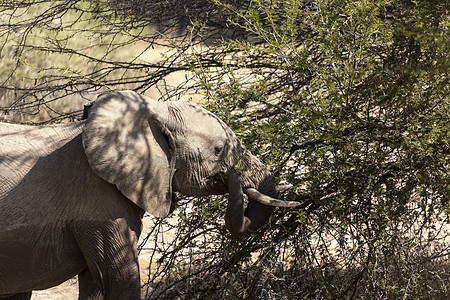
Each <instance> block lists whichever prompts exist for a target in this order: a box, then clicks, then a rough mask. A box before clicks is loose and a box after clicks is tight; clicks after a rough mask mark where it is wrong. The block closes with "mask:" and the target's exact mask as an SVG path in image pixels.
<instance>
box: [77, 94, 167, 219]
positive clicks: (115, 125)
mask: <svg viewBox="0 0 450 300" xmlns="http://www.w3.org/2000/svg"><path fill="white" fill-rule="evenodd" d="M169 111H170V109H169V107H168V105H167V104H165V103H162V102H158V101H155V100H152V99H150V98H147V97H145V96H142V95H139V94H137V93H135V92H133V91H122V92H113V93H107V94H103V95H100V96H99V97H98V99H97V100H96V101H95V102H94V104H93V106H92V107H91V108H90V110H89V114H88V118H87V121H86V125H85V127H84V130H83V147H84V151H85V153H86V156H87V159H88V161H89V164H90V166H91V168H92V169H93V171H94V172H95V173H96V174H97V175H98V176H100V177H101V178H103V179H104V180H106V181H107V182H109V183H112V184H115V185H116V186H117V188H118V189H119V190H120V191H121V192H122V194H123V195H124V196H125V197H127V198H128V199H130V200H131V201H133V202H134V203H136V204H137V205H138V206H139V207H141V208H142V209H144V210H146V211H148V212H149V213H151V214H152V215H154V216H156V217H165V216H167V215H168V214H169V212H170V210H171V206H172V177H173V173H174V171H175V170H174V166H175V161H174V159H175V155H174V151H175V149H174V143H173V141H172V140H171V139H172V138H171V136H170V135H171V134H170V132H169V131H168V130H167V129H166V126H165V125H164V124H166V123H167V121H168V119H169V118H170V117H169V115H170V112H169Z"/></svg>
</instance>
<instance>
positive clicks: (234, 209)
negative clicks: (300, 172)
mask: <svg viewBox="0 0 450 300" xmlns="http://www.w3.org/2000/svg"><path fill="white" fill-rule="evenodd" d="M228 188H229V199H228V205H227V210H226V213H225V226H226V228H227V229H228V230H229V231H230V233H231V234H232V235H233V236H235V237H240V236H244V235H247V234H248V233H250V232H251V231H255V230H257V229H258V228H260V227H262V226H263V225H264V224H265V223H266V222H267V221H268V220H269V217H270V215H271V214H272V212H273V211H274V209H275V208H274V207H273V206H268V205H265V204H262V203H260V202H257V201H256V200H255V199H252V195H249V204H248V207H247V209H246V210H245V211H244V191H246V189H242V184H241V181H240V179H239V176H238V174H237V172H236V171H235V170H230V171H229V172H228ZM255 190H259V192H260V193H262V194H264V195H266V196H269V197H275V195H276V190H275V184H274V182H273V178H272V176H270V175H268V174H267V176H265V177H264V179H263V180H262V181H260V182H259V183H258V185H257V186H256V189H255Z"/></svg>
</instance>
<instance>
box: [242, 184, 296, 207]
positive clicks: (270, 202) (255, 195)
mask: <svg viewBox="0 0 450 300" xmlns="http://www.w3.org/2000/svg"><path fill="white" fill-rule="evenodd" d="M244 193H245V194H247V196H248V197H249V198H250V199H252V200H254V201H256V202H259V203H261V204H264V205H267V206H275V207H295V206H299V205H300V204H301V203H300V202H297V201H284V200H279V199H275V198H272V197H270V196H267V195H264V194H263V193H261V192H259V191H258V190H256V189H254V188H245V189H244Z"/></svg>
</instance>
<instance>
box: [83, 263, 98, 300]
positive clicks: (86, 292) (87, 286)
mask: <svg viewBox="0 0 450 300" xmlns="http://www.w3.org/2000/svg"><path fill="white" fill-rule="evenodd" d="M78 286H79V293H78V299H79V300H101V299H103V294H102V291H101V290H100V287H99V286H98V285H97V284H96V283H95V282H94V279H93V278H92V275H91V272H90V271H89V270H84V271H83V272H81V273H80V274H78Z"/></svg>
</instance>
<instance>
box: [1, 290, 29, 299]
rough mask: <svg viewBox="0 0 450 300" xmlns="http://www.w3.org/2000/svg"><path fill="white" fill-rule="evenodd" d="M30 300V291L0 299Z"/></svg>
mask: <svg viewBox="0 0 450 300" xmlns="http://www.w3.org/2000/svg"><path fill="white" fill-rule="evenodd" d="M30 299H31V291H30V292H26V293H21V294H15V295H12V296H8V297H5V298H0V300H30Z"/></svg>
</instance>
